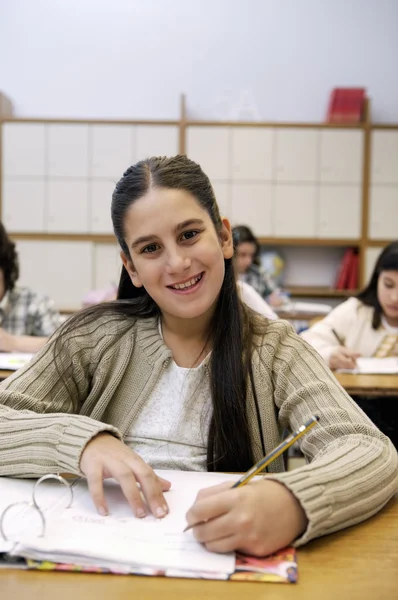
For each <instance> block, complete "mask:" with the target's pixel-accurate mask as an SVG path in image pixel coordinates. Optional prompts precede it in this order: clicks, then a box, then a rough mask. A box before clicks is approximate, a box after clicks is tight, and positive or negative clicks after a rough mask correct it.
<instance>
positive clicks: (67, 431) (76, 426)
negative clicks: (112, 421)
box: [56, 415, 122, 476]
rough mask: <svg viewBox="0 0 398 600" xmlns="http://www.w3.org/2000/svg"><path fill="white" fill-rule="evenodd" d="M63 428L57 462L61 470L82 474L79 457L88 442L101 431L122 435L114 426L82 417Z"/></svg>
mask: <svg viewBox="0 0 398 600" xmlns="http://www.w3.org/2000/svg"><path fill="white" fill-rule="evenodd" d="M68 421H69V423H68V424H67V425H66V427H65V428H64V430H63V432H62V434H61V435H60V439H59V443H58V444H57V447H56V451H57V463H58V465H59V468H60V470H61V471H64V472H65V473H74V474H78V475H80V476H82V475H83V473H82V471H81V470H80V459H81V456H82V454H83V450H84V449H85V447H86V446H87V444H88V442H89V441H90V440H92V439H93V438H94V437H95V436H96V435H98V434H99V433H101V432H107V433H110V434H111V435H113V436H115V437H117V438H118V439H120V440H122V435H121V433H120V432H119V430H118V429H116V427H113V426H112V425H108V424H107V423H101V422H99V421H95V420H94V419H90V418H89V417H82V416H81V415H79V417H78V419H76V420H74V422H72V423H71V422H70V417H69V418H68Z"/></svg>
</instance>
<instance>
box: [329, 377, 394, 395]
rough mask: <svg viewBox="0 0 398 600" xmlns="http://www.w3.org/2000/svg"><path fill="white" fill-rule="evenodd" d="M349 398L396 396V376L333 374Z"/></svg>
mask: <svg viewBox="0 0 398 600" xmlns="http://www.w3.org/2000/svg"><path fill="white" fill-rule="evenodd" d="M334 375H335V377H336V379H337V380H338V381H339V383H340V384H341V385H342V386H343V388H344V389H345V390H346V392H348V394H350V396H377V397H380V396H385V397H388V396H390V397H391V396H398V374H397V375H368V374H366V375H365V374H355V373H336V372H335V373H334Z"/></svg>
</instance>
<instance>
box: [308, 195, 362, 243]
mask: <svg viewBox="0 0 398 600" xmlns="http://www.w3.org/2000/svg"><path fill="white" fill-rule="evenodd" d="M361 194H362V190H361V188H360V186H354V185H352V186H341V185H330V186H327V185H321V187H320V190H319V225H318V234H317V237H320V238H337V239H338V238H349V239H350V238H352V239H357V238H359V237H361V215H362V197H361Z"/></svg>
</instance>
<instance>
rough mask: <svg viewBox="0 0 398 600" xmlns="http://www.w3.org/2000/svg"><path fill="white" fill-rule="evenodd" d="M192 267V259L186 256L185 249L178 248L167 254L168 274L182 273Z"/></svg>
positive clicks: (170, 250) (171, 249)
mask: <svg viewBox="0 0 398 600" xmlns="http://www.w3.org/2000/svg"><path fill="white" fill-rule="evenodd" d="M190 266H191V259H190V258H189V257H188V256H187V255H186V253H185V252H184V249H183V248H181V247H179V246H176V247H173V248H170V249H169V251H168V252H167V259H166V272H167V273H169V274H172V273H182V272H183V271H185V270H186V269H189V267H190Z"/></svg>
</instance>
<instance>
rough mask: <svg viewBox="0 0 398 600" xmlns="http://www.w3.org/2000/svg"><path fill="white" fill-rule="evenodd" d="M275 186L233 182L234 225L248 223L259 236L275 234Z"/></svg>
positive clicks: (232, 212) (232, 217) (232, 216)
mask: <svg viewBox="0 0 398 600" xmlns="http://www.w3.org/2000/svg"><path fill="white" fill-rule="evenodd" d="M272 193H273V188H272V185H271V184H267V183H262V184H261V183H259V184H250V183H249V184H245V183H234V184H232V196H231V200H232V207H231V208H232V210H231V219H232V224H233V225H247V226H248V227H250V228H251V229H252V230H253V233H254V235H256V236H259V237H266V236H271V235H272V234H273V210H272V206H273V198H272Z"/></svg>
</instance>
